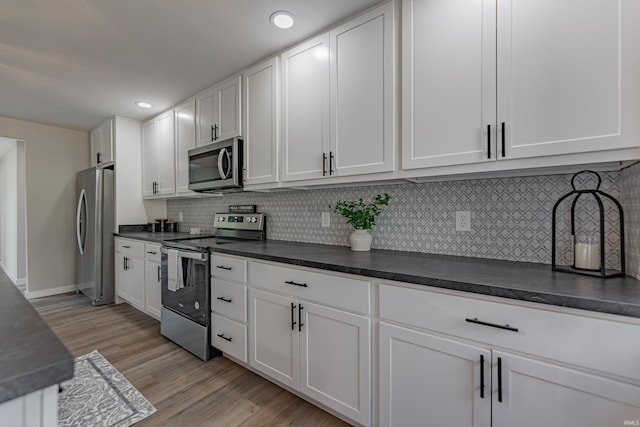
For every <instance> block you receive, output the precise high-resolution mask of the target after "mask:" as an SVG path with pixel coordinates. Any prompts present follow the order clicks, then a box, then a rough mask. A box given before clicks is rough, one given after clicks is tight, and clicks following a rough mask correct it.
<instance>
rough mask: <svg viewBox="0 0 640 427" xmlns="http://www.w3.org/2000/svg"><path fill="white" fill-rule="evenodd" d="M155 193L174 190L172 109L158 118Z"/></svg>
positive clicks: (159, 193)
mask: <svg viewBox="0 0 640 427" xmlns="http://www.w3.org/2000/svg"><path fill="white" fill-rule="evenodd" d="M157 150H158V172H157V173H158V175H157V176H158V178H157V182H158V184H157V185H156V194H157V195H168V194H174V193H175V190H176V161H175V150H176V148H175V133H174V118H173V110H170V111H167V112H166V113H165V114H163V115H162V116H161V117H159V118H158V149H157Z"/></svg>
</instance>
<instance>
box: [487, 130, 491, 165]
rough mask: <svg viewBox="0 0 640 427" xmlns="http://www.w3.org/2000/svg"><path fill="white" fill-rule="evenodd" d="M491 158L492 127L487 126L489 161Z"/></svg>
mask: <svg viewBox="0 0 640 427" xmlns="http://www.w3.org/2000/svg"><path fill="white" fill-rule="evenodd" d="M490 158H491V125H487V159H490Z"/></svg>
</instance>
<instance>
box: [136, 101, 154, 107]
mask: <svg viewBox="0 0 640 427" xmlns="http://www.w3.org/2000/svg"><path fill="white" fill-rule="evenodd" d="M136 105H137V106H138V107H140V108H151V104H149V103H148V102H142V101H138V102H136Z"/></svg>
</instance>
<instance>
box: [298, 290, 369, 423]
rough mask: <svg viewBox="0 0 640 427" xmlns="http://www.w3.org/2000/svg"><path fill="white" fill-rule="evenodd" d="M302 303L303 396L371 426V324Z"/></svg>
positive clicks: (355, 316)
mask: <svg viewBox="0 0 640 427" xmlns="http://www.w3.org/2000/svg"><path fill="white" fill-rule="evenodd" d="M299 304H300V305H301V307H300V311H299V312H300V313H301V316H300V319H299V321H301V322H302V325H301V327H300V328H299V329H300V373H301V375H300V391H301V392H302V393H304V394H306V395H308V396H310V397H311V398H313V399H315V400H317V401H319V402H321V403H323V404H325V405H327V406H328V407H330V408H333V409H335V410H336V411H338V412H339V413H341V414H343V415H345V416H347V417H349V418H350V419H353V420H355V421H357V422H359V423H361V424H362V425H369V424H370V420H371V342H370V337H371V330H370V329H371V327H370V322H371V321H370V320H369V318H367V317H363V316H358V315H355V314H351V313H347V312H345V311H342V310H336V309H332V308H328V307H325V306H321V305H317V304H311V303H309V302H305V301H300V302H299Z"/></svg>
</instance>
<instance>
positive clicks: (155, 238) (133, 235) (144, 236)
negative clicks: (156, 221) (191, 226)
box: [114, 231, 209, 243]
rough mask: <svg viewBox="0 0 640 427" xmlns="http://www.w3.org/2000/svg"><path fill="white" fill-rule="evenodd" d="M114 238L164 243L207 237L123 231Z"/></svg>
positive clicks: (187, 234) (166, 232)
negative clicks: (166, 241) (165, 241)
mask: <svg viewBox="0 0 640 427" xmlns="http://www.w3.org/2000/svg"><path fill="white" fill-rule="evenodd" d="M114 236H116V237H125V238H127V239H136V240H145V241H148V242H153V243H162V241H164V240H182V239H195V238H197V237H204V236H205V235H196V234H189V233H181V232H170V231H158V232H155V233H152V232H150V231H123V232H120V233H115V234H114ZM207 236H209V235H207Z"/></svg>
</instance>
